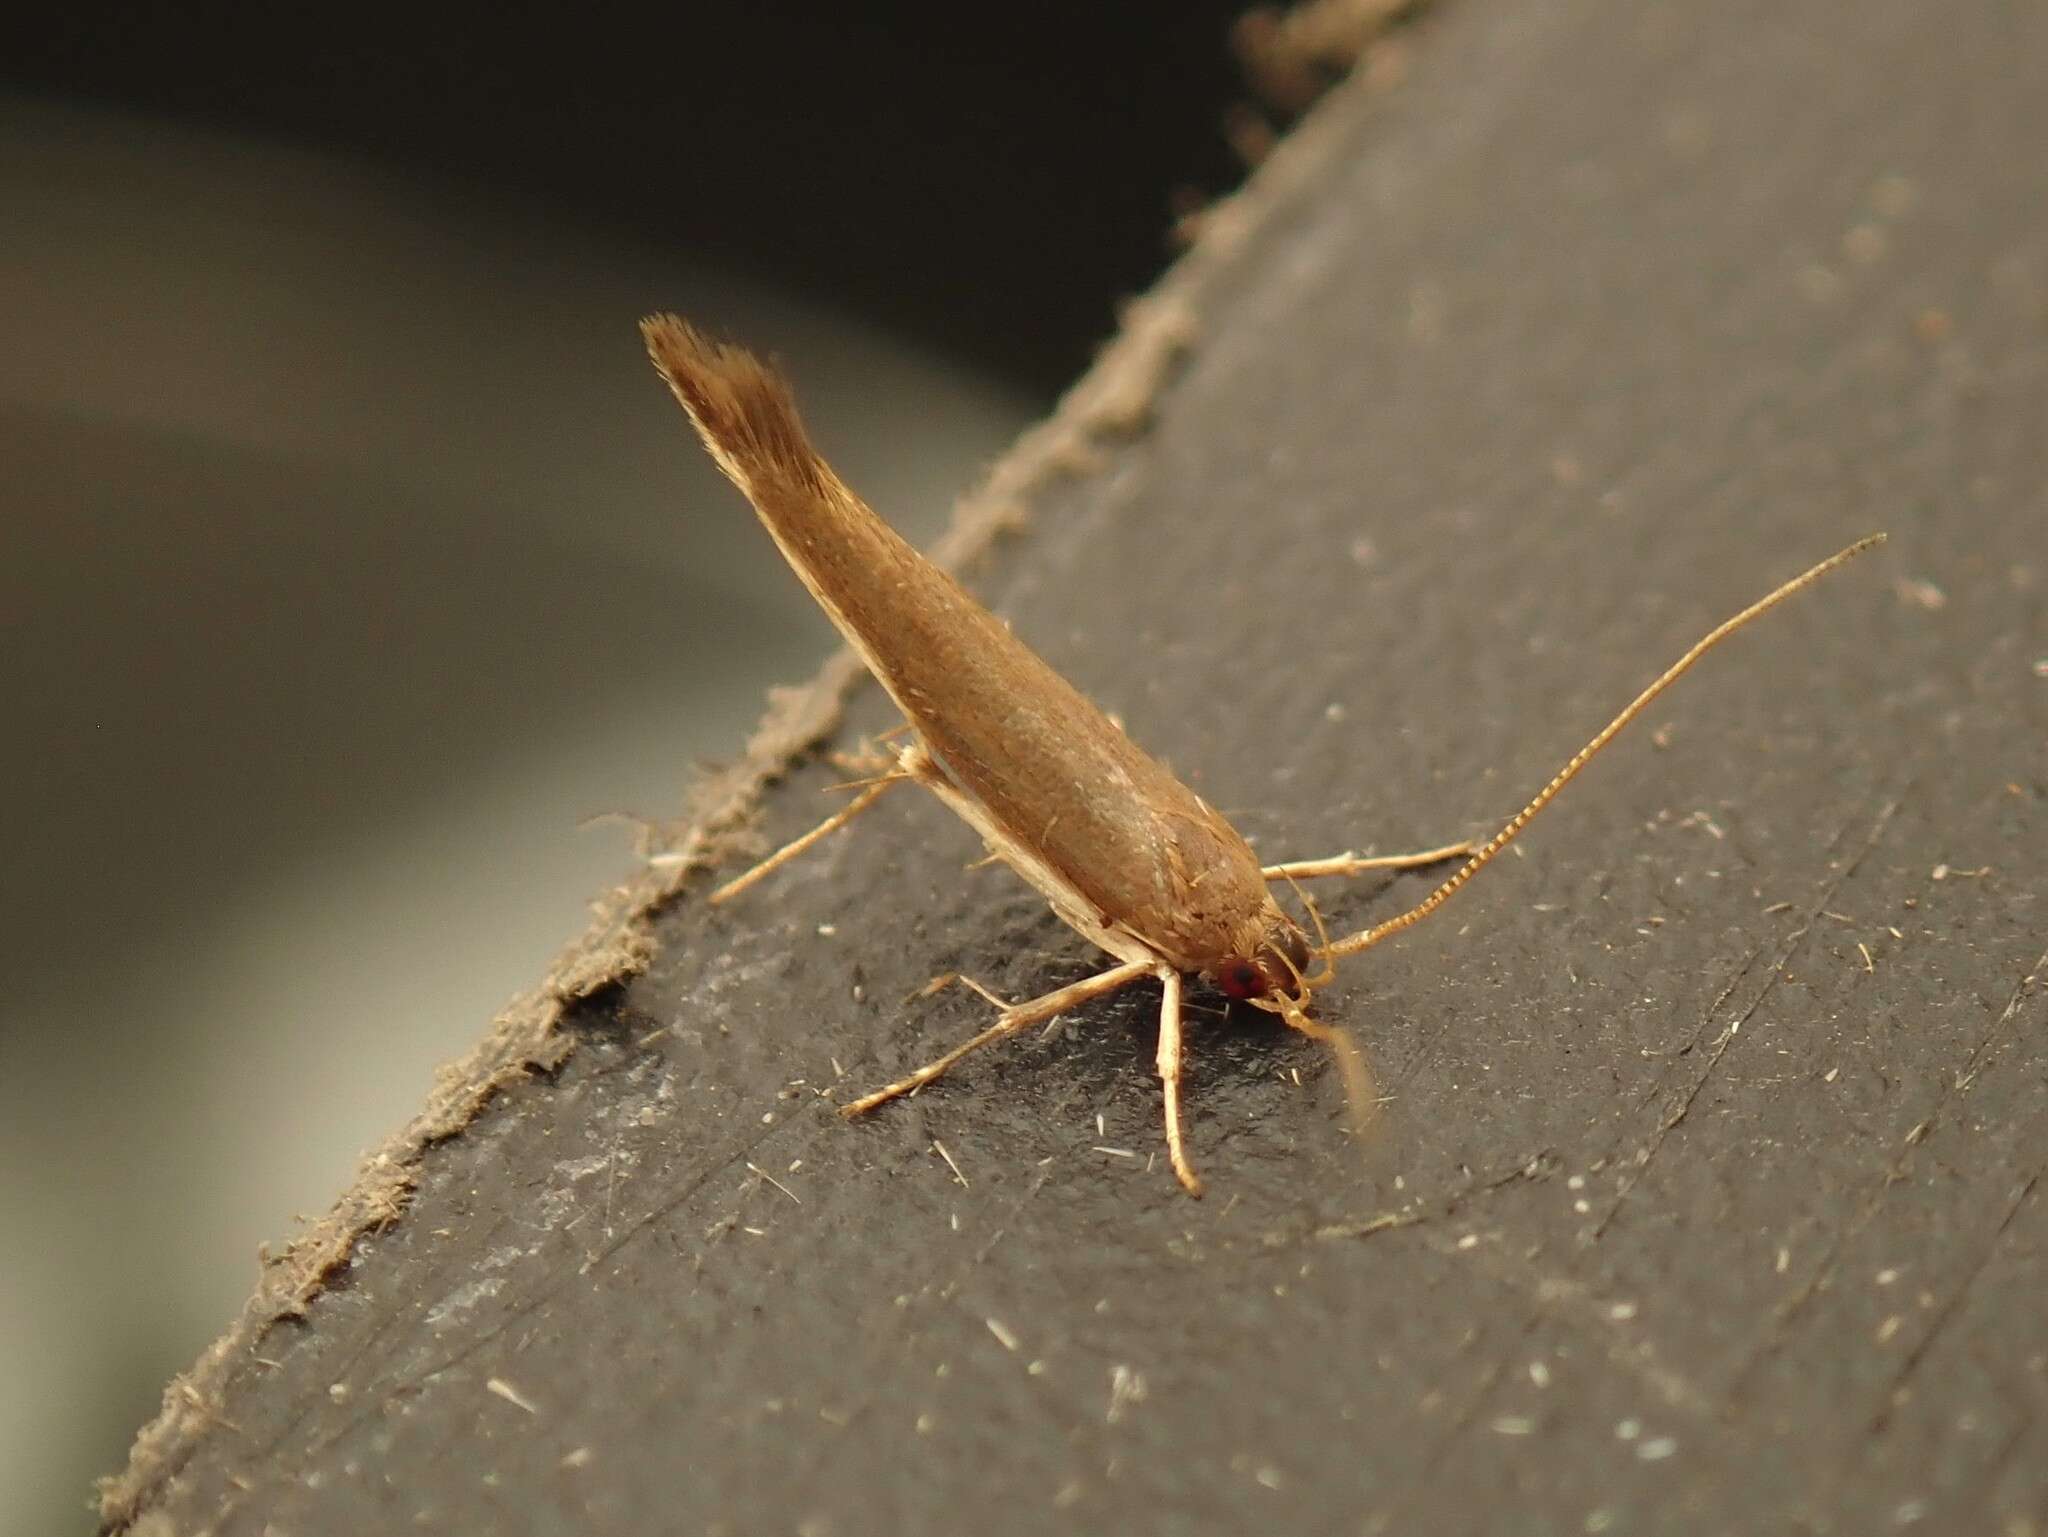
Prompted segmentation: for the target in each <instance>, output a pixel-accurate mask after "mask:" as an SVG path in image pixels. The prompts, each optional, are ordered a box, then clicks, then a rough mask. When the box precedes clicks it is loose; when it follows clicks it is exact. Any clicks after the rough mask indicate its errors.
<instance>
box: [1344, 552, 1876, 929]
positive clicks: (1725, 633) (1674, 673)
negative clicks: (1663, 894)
mask: <svg viewBox="0 0 2048 1537" xmlns="http://www.w3.org/2000/svg"><path fill="white" fill-rule="evenodd" d="M1884 538H1885V536H1884V535H1883V534H1872V535H1871V536H1870V537H1869V538H1867V539H1859V540H1857V541H1856V542H1855V543H1854V544H1852V545H1850V546H1849V548H1848V549H1846V550H1843V551H1841V552H1839V553H1838V554H1834V555H1830V556H1829V557H1828V558H1827V559H1826V560H1824V561H1822V562H1821V563H1820V564H1819V565H1817V566H1815V567H1814V568H1813V569H1812V570H1810V571H1807V572H1805V573H1803V574H1801V575H1799V576H1795V577H1793V578H1792V580H1791V581H1789V582H1787V583H1786V584H1785V585H1784V586H1782V587H1780V588H1778V589H1777V591H1775V592H1773V593H1771V594H1770V595H1769V596H1767V597H1763V598H1759V599H1758V600H1757V601H1756V602H1754V603H1752V604H1750V606H1749V607H1748V608H1746V609H1744V610H1743V611H1742V612H1741V613H1739V614H1737V615H1736V616H1735V617H1734V618H1733V619H1728V620H1724V621H1723V622H1722V623H1720V624H1718V625H1716V626H1715V627H1714V628H1713V629H1712V630H1710V631H1708V632H1707V635H1706V637H1705V638H1704V639H1702V640H1700V641H1699V642H1698V643H1697V644H1695V645H1694V646H1693V648H1692V649H1691V650H1690V651H1688V652H1686V654H1685V655H1684V656H1682V657H1680V658H1679V659H1678V660H1677V661H1676V662H1673V663H1672V664H1671V666H1670V667H1668V668H1666V669H1665V671H1664V674H1663V676H1661V677H1660V678H1658V679H1657V681H1656V682H1655V683H1652V684H1651V685H1650V686H1649V687H1648V688H1646V689H1644V690H1643V691H1642V692H1641V693H1640V694H1638V695H1636V697H1635V701H1634V702H1633V703H1632V704H1630V705H1629V707H1628V708H1627V709H1626V710H1623V711H1622V712H1621V713H1620V714H1619V715H1617V716H1615V717H1614V719H1613V720H1611V721H1609V722H1608V723H1607V724H1606V726H1605V727H1603V728H1602V730H1601V732H1600V734H1599V735H1598V736H1596V737H1594V738H1593V740H1592V741H1590V742H1588V743H1587V744H1586V745H1585V746H1584V747H1581V748H1580V749H1579V750H1578V753H1577V754H1576V755H1575V756H1574V757H1573V758H1572V761H1571V762H1569V763H1567V764H1566V765H1565V766H1564V767H1563V768H1561V769H1559V770H1558V771H1557V774H1556V776H1555V777H1554V778H1552V780H1551V781H1550V783H1549V784H1547V785H1545V786H1544V787H1543V788H1542V789H1541V790H1540V791H1538V792H1537V794H1536V798H1535V799H1534V800H1532V801H1530V802H1529V804H1528V805H1526V806H1524V807H1523V808H1522V809H1521V810H1520V811H1518V812H1516V813H1515V817H1514V820H1513V821H1511V822H1509V823H1508V825H1507V826H1505V827H1503V828H1502V829H1501V830H1500V831H1499V832H1497V833H1495V834H1494V835H1493V836H1492V837H1491V838H1489V839H1487V840H1486V843H1485V844H1484V845H1483V846H1482V847H1481V848H1480V850H1479V852H1478V853H1476V854H1474V855H1473V856H1472V857H1471V858H1470V859H1468V860H1466V861H1465V863H1464V865H1463V866H1461V867H1460V868H1459V870H1458V872H1457V873H1456V874H1455V875H1453V876H1452V877H1451V878H1450V879H1449V880H1447V881H1445V882H1444V883H1443V884H1442V885H1441V886H1439V887H1437V888H1436V890H1434V891H1432V892H1431V893H1430V894H1429V895H1428V896H1426V897H1424V898H1423V899H1422V900H1421V901H1420V902H1418V903H1416V904H1415V906H1413V907H1411V908H1409V909H1408V911H1407V912H1405V913H1402V914H1400V915H1399V916H1398V917H1393V918H1389V919H1388V920H1387V921H1386V922H1385V923H1377V924H1374V925H1373V926H1372V927H1371V928H1369V929H1365V930H1362V931H1360V932H1359V933H1356V934H1353V935H1352V936H1351V937H1350V938H1348V939H1340V940H1338V941H1337V942H1336V943H1334V944H1332V945H1331V946H1330V947H1329V948H1328V950H1327V951H1326V952H1325V953H1326V954H1328V955H1329V956H1330V957H1331V958H1332V959H1335V958H1336V957H1338V956H1343V955H1356V954H1358V953H1359V952H1360V951H1361V950H1370V949H1371V948H1372V947H1373V946H1374V945H1376V944H1378V943H1379V942H1380V941H1381V940H1383V939H1391V938H1392V937H1393V936H1394V935H1396V934H1398V933H1400V932H1401V931H1402V930H1403V929H1407V928H1413V927H1414V926H1415V925H1416V924H1418V923H1420V922H1421V921H1422V920H1423V919H1425V918H1427V917H1428V916H1429V915H1430V914H1431V913H1433V912H1435V911H1436V910H1437V909H1438V908H1439V907H1442V906H1443V905H1444V903H1446V902H1448V901H1450V899H1451V897H1452V895H1453V894H1454V893H1455V892H1456V891H1457V889H1458V888H1459V887H1460V886H1462V885H1464V884H1465V882H1467V881H1469V880H1470V879H1472V877H1473V876H1475V875H1477V874H1478V873H1479V872H1480V871H1481V870H1482V869H1484V868H1485V867H1486V866H1487V865H1488V864H1490V863H1491V862H1492V861H1493V858H1494V856H1495V855H1497V854H1498V853H1500V851H1501V850H1502V849H1504V848H1506V847H1507V846H1508V845H1509V844H1510V843H1513V842H1514V841H1515V839H1516V838H1518V837H1520V836H1521V832H1522V829H1523V828H1525V827H1527V826H1528V825H1529V823H1530V821H1531V820H1532V819H1533V818H1534V817H1535V815H1536V813H1537V812H1539V811H1541V810H1542V809H1543V808H1544V807H1545V806H1547V805H1549V804H1550V803H1551V801H1552V800H1554V799H1555V798H1556V796H1557V792H1558V791H1560V790H1562V789H1563V788H1564V787H1565V786H1566V785H1568V784H1570V783H1571V782H1572V780H1573V779H1574V778H1575V777H1576V776H1577V774H1578V772H1579V770H1580V769H1582V768H1584V767H1585V766H1586V765H1587V764H1588V763H1590V762H1591V761H1592V760H1593V756H1594V755H1595V754H1596V753H1598V752H1599V751H1600V749H1601V748H1603V747H1605V746H1606V745H1607V744H1608V743H1609V742H1611V741H1613V740H1614V738H1615V736H1616V734H1617V733H1619V732H1620V730H1621V728H1622V727H1624V726H1626V725H1627V724H1628V723H1629V722H1630V721H1632V720H1634V719H1635V718H1636V717H1637V716H1638V715H1640V714H1642V713H1643V711H1645V710H1646V709H1648V708H1649V707H1650V702H1651V701H1652V700H1654V699H1655V698H1656V697H1657V696H1658V695H1659V694H1661V693H1663V692H1664V690H1666V689H1667V688H1669V687H1671V685H1672V684H1674V683H1676V682H1677V681H1678V680H1679V679H1680V678H1682V677H1684V676H1685V675H1686V673H1688V672H1690V671H1691V670H1692V665H1693V663H1695V662H1697V661H1698V660H1699V659H1700V658H1701V657H1703V656H1705V655H1706V654H1707V653H1708V652H1709V651H1711V650H1713V649H1714V647H1716V646H1718V645H1719V644H1720V643H1721V642H1722V641H1724V640H1726V639H1727V638H1728V637H1729V636H1731V635H1733V634H1734V633H1735V632H1736V631H1737V630H1739V629H1741V628H1742V627H1743V626H1744V625H1746V624H1748V623H1749V622H1750V621H1751V620H1752V619H1757V618H1760V617H1762V616H1763V615H1764V614H1766V613H1768V612H1770V611H1771V610H1772V609H1774V608H1776V607H1777V606H1778V605H1779V604H1780V603H1783V602H1784V601H1785V600H1786V599H1787V598H1789V597H1791V596H1792V595H1793V594H1794V593H1796V592H1800V591H1803V590H1804V589H1806V588H1808V587H1811V586H1812V585H1813V584H1814V583H1815V582H1817V581H1819V580H1820V579H1821V578H1822V577H1824V576H1826V575H1827V574H1828V573H1829V572H1830V571H1832V570H1834V569H1835V567H1837V566H1839V565H1842V564H1844V563H1846V562H1848V561H1851V560H1854V559H1855V558H1856V557H1857V556H1858V555H1861V554H1862V553H1863V552H1864V551H1865V550H1869V549H1874V548H1876V547H1877V546H1878V545H1880V544H1883V543H1884Z"/></svg>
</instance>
